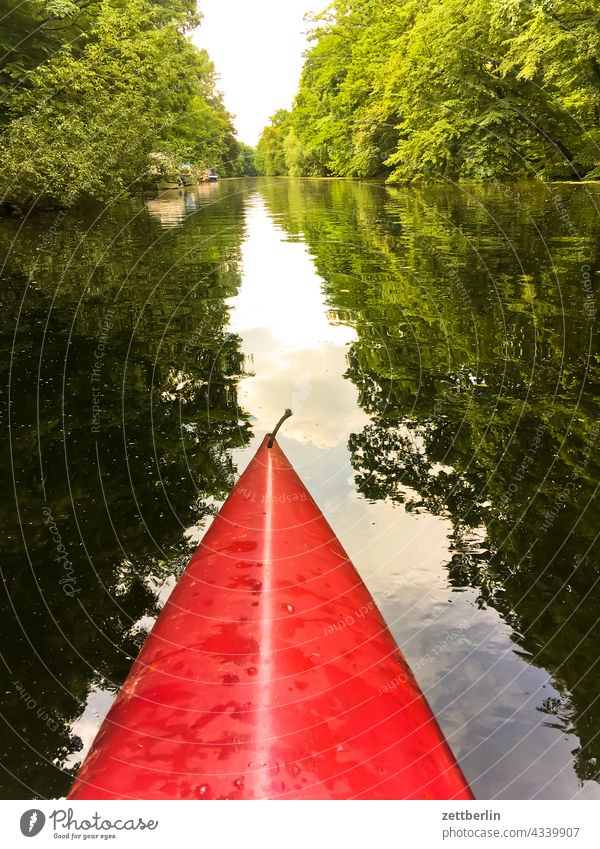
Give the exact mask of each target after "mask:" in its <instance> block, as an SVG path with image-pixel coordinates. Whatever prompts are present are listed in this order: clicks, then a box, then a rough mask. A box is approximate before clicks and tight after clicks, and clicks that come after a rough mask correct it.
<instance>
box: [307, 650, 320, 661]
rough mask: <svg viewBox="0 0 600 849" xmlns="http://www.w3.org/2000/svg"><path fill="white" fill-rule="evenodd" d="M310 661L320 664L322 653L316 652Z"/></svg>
mask: <svg viewBox="0 0 600 849" xmlns="http://www.w3.org/2000/svg"><path fill="white" fill-rule="evenodd" d="M309 660H312V662H313V663H318V662H319V661H320V660H321V652H318V651H315V652H313V653H312V654H311V656H310V658H309Z"/></svg>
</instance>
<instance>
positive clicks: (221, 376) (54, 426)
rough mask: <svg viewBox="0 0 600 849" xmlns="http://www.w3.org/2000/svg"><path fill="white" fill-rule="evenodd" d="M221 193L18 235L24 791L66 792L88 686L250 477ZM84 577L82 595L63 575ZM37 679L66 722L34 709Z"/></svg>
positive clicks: (45, 224)
mask: <svg viewBox="0 0 600 849" xmlns="http://www.w3.org/2000/svg"><path fill="white" fill-rule="evenodd" d="M218 197H219V200H218V203H214V200H215V198H214V197H213V202H212V203H210V204H207V205H206V206H203V205H202V204H201V203H200V204H199V205H198V206H197V207H196V209H195V212H194V214H193V215H188V217H187V218H186V220H185V221H184V222H183V223H182V224H181V226H180V227H179V228H172V229H167V230H165V229H163V227H162V226H161V218H160V216H161V210H162V209H164V208H165V206H166V210H165V211H168V207H169V204H172V203H181V205H182V207H183V205H184V200H183V199H181V198H180V197H179V195H177V196H176V197H175V199H174V200H170V199H157V200H156V199H155V200H152V201H149V202H148V204H147V206H145V207H144V206H142V205H141V204H140V203H138V202H135V201H131V200H129V201H127V200H126V201H124V202H121V203H119V204H115V205H113V206H111V208H110V210H108V211H107V213H106V214H104V215H102V216H98V208H97V206H96V205H95V204H93V205H89V204H85V203H81V204H79V205H78V206H77V208H76V209H75V210H68V211H60V212H58V213H55V214H49V213H47V212H44V213H40V214H39V215H36V216H28V217H27V218H26V219H24V220H17V219H12V218H9V219H6V220H5V221H4V222H3V226H2V228H1V229H0V253H1V255H2V257H3V272H2V310H1V319H0V383H1V386H2V391H1V392H0V419H2V421H3V422H7V421H8V419H9V418H10V427H11V440H10V451H8V450H7V451H5V452H3V453H2V456H1V457H0V529H1V534H0V537H1V540H2V544H1V549H2V551H1V557H0V560H1V562H2V575H3V579H4V581H3V584H4V586H3V593H2V600H1V602H0V613H1V618H2V623H3V646H4V651H5V657H6V660H7V664H8V666H6V665H4V666H3V673H2V675H3V678H2V689H3V693H4V696H3V716H4V719H5V722H6V734H5V747H4V755H3V763H4V766H5V771H4V777H3V779H2V791H1V792H2V795H3V796H4V797H6V796H7V795H8V796H9V797H13V796H16V797H19V796H20V795H22V794H23V792H24V791H23V787H24V786H25V787H27V788H28V790H27V792H28V794H30V795H31V794H33V795H35V796H41V797H44V798H47V797H48V796H53V797H59V796H64V795H65V793H66V792H67V790H68V787H69V784H70V783H71V777H70V770H69V769H63V768H62V765H63V760H64V758H66V757H67V756H68V755H74V754H76V753H77V750H78V748H79V747H80V746H81V741H80V740H79V739H78V736H77V730H76V729H75V730H74V731H73V732H72V731H71V723H72V722H73V721H74V720H75V719H76V718H77V717H78V716H79V715H80V714H81V713H82V711H83V709H84V707H85V704H86V699H87V698H88V694H91V695H92V704H93V703H94V702H93V699H94V696H93V694H94V692H95V691H96V690H98V689H100V690H108V691H109V692H110V691H112V692H114V690H115V689H116V688H117V687H118V686H119V685H120V684H121V683H122V681H123V680H124V678H125V675H126V674H127V672H128V670H129V668H130V666H131V659H132V658H133V657H135V654H136V653H137V651H138V649H139V646H140V644H141V642H142V641H143V639H144V637H145V635H146V633H147V630H148V629H149V627H150V625H151V623H152V618H151V617H153V616H156V614H157V611H158V609H159V607H160V603H159V600H158V590H159V589H160V588H161V586H162V585H163V584H164V582H165V581H168V580H170V581H172V580H173V578H174V576H175V577H177V576H178V574H179V573H180V571H181V569H182V568H183V567H184V565H185V563H186V562H187V560H188V559H189V556H190V554H191V552H192V550H193V548H194V547H195V544H194V542H193V540H192V539H190V536H189V533H188V531H187V530H186V529H189V528H192V527H194V526H198V527H202V526H203V525H204V524H205V523H206V521H207V520H208V518H209V517H210V516H211V514H213V513H214V510H215V507H214V505H215V501H218V500H219V499H223V498H224V497H225V496H226V495H227V494H228V492H229V491H230V489H231V486H232V484H233V481H234V479H235V476H236V468H235V464H234V462H233V459H232V449H234V448H237V447H240V446H243V445H245V444H246V442H247V441H248V438H249V428H248V424H247V421H246V416H245V414H244V413H243V411H241V410H240V408H239V406H238V401H237V382H238V379H239V377H240V375H241V374H243V373H244V358H243V354H242V352H241V351H240V340H239V338H238V337H237V336H236V335H235V334H232V333H231V332H230V331H229V330H228V327H227V325H228V321H229V308H228V304H227V301H228V299H230V298H231V297H232V296H234V295H235V294H236V293H237V291H238V288H239V283H240V279H239V264H240V245H241V242H242V239H243V238H244V207H243V194H242V193H241V192H240V191H239V187H238V188H237V190H235V189H234V190H229V189H228V186H227V184H225V183H224V184H222V185H221V186H220V187H219V196H218ZM9 384H10V389H9V388H8V387H9ZM95 406H96V407H97V408H99V411H98V412H96V411H95V410H94V407H95ZM11 464H12V465H11ZM45 509H48V510H50V512H51V515H52V517H53V521H54V522H55V524H56V527H57V528H58V532H59V534H60V539H61V543H62V545H64V548H65V550H66V552H67V557H68V563H70V567H69V569H67V567H66V565H65V561H64V560H63V561H61V560H60V559H59V558H58V557H57V548H56V546H57V542H56V540H53V537H52V534H51V532H50V530H49V527H50V525H51V524H52V522H49V521H48V520H47V514H46V513H44V510H45ZM21 531H22V532H21ZM71 573H72V575H73V587H70V588H69V587H67V589H68V590H69V592H70V591H71V590H72V589H73V588H74V590H75V594H74V595H69V594H68V593H67V591H66V590H65V589H64V587H65V586H66V584H64V583H61V579H64V578H65V576H68V575H69V574H71ZM163 600H164V596H163ZM36 652H37V654H36ZM8 668H10V670H11V673H10V674H9V673H8V672H7V669H8ZM17 682H20V683H21V684H22V686H23V688H24V689H25V691H26V692H27V693H30V694H32V696H34V697H35V700H36V707H38V708H40V710H41V709H42V708H43V710H44V711H45V712H46V714H48V715H49V716H50V720H49V721H48V722H45V721H40V718H39V717H40V713H39V712H38V711H37V710H36V711H34V710H25V709H24V703H23V699H22V696H21V695H20V693H19V691H18V690H17V688H16V683H17ZM96 705H97V703H96ZM75 760H76V758H75ZM9 775H10V777H9Z"/></svg>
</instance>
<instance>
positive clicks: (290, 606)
mask: <svg viewBox="0 0 600 849" xmlns="http://www.w3.org/2000/svg"><path fill="white" fill-rule="evenodd" d="M285 609H286V610H287V612H288V613H293V612H294V605H293V604H286V605H285Z"/></svg>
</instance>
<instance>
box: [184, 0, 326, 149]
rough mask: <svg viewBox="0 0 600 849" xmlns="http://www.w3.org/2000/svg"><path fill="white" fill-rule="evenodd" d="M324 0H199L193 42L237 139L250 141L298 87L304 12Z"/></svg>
mask: <svg viewBox="0 0 600 849" xmlns="http://www.w3.org/2000/svg"><path fill="white" fill-rule="evenodd" d="M327 5H328V0H199V2H198V7H199V9H200V11H201V12H202V14H203V15H204V19H203V21H202V24H201V26H200V27H199V29H198V30H197V31H196V33H195V34H194V37H193V40H194V43H195V44H197V45H198V46H199V47H205V48H206V49H207V50H208V52H209V54H210V57H211V59H212V60H213V62H214V63H215V65H216V68H217V72H218V74H219V77H220V81H219V88H220V90H221V91H222V92H223V94H224V95H225V105H226V106H227V108H228V109H229V111H230V112H231V113H233V115H235V116H236V118H235V124H236V128H237V131H238V138H239V139H240V141H243V142H246V144H250V145H253V146H254V145H255V144H256V142H257V141H258V137H259V136H260V133H261V132H262V129H263V127H264V126H265V125H266V124H268V123H269V118H270V117H271V115H272V114H273V113H274V112H276V111H277V109H280V108H289V107H290V106H291V105H292V101H293V99H294V95H295V94H296V91H297V88H298V80H299V78H300V71H301V69H302V63H303V58H302V54H303V52H304V50H305V49H306V46H307V42H306V38H305V35H304V33H305V32H306V30H307V28H308V24H307V23H306V22H305V21H304V20H303V18H304V15H305V14H306V13H307V12H318V11H322V9H324V8H325V7H326V6H327Z"/></svg>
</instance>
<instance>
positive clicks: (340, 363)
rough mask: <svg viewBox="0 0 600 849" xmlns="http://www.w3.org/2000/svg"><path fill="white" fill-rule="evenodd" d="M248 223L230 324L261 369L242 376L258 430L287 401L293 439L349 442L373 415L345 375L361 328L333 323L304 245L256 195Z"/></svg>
mask: <svg viewBox="0 0 600 849" xmlns="http://www.w3.org/2000/svg"><path fill="white" fill-rule="evenodd" d="M246 225H247V234H248V235H247V239H246V241H245V242H244V244H243V247H242V256H243V280H242V286H241V289H240V293H239V295H237V296H236V297H235V298H233V299H232V301H231V305H232V314H231V323H230V329H231V330H232V331H233V332H235V333H239V334H240V336H241V337H242V340H243V348H244V350H245V352H246V354H247V355H248V356H249V357H250V356H251V357H252V361H253V371H254V373H255V376H254V377H250V378H247V379H246V380H243V381H242V382H241V384H240V388H239V398H240V403H241V405H242V406H243V407H244V408H245V409H247V410H248V411H249V412H250V413H251V414H252V415H253V416H254V417H255V422H254V425H255V430H256V431H265V432H266V431H268V430H270V428H271V427H272V426H273V424H274V423H275V422H276V421H277V419H278V418H279V416H280V415H281V412H282V410H283V409H284V408H285V407H288V406H289V407H291V408H292V409H293V411H294V418H293V419H291V420H290V421H289V422H288V423H286V426H285V435H286V437H287V438H290V439H296V440H298V441H299V442H311V443H313V444H314V445H315V446H318V447H319V448H326V447H333V446H334V445H337V444H339V443H340V442H344V443H345V442H346V440H347V437H348V434H349V433H351V432H352V431H353V430H356V429H357V428H360V427H362V426H363V425H364V424H366V422H367V421H368V419H367V417H366V416H365V414H364V413H363V412H362V411H361V409H360V407H359V406H358V405H357V403H356V394H357V393H356V388H355V387H354V385H353V384H352V383H350V382H349V381H340V375H342V374H343V373H344V372H345V371H346V368H347V362H346V353H347V346H348V344H349V343H350V342H352V341H354V340H355V339H356V333H355V331H354V330H353V329H352V328H350V327H346V326H344V325H340V324H332V323H330V321H329V320H328V318H327V306H326V304H325V299H324V296H323V290H322V281H321V279H320V278H319V276H318V275H317V273H316V271H315V267H314V264H313V260H312V258H311V257H310V254H309V253H308V251H307V249H306V246H305V245H302V244H299V243H291V242H289V241H287V237H286V235H285V233H284V232H283V231H282V230H281V228H280V227H279V226H278V225H277V224H276V222H275V221H273V219H272V218H270V217H269V215H268V213H267V211H266V208H265V206H264V203H263V202H262V201H261V200H260V199H258V198H251V199H250V201H249V204H248V212H247V222H246Z"/></svg>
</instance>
